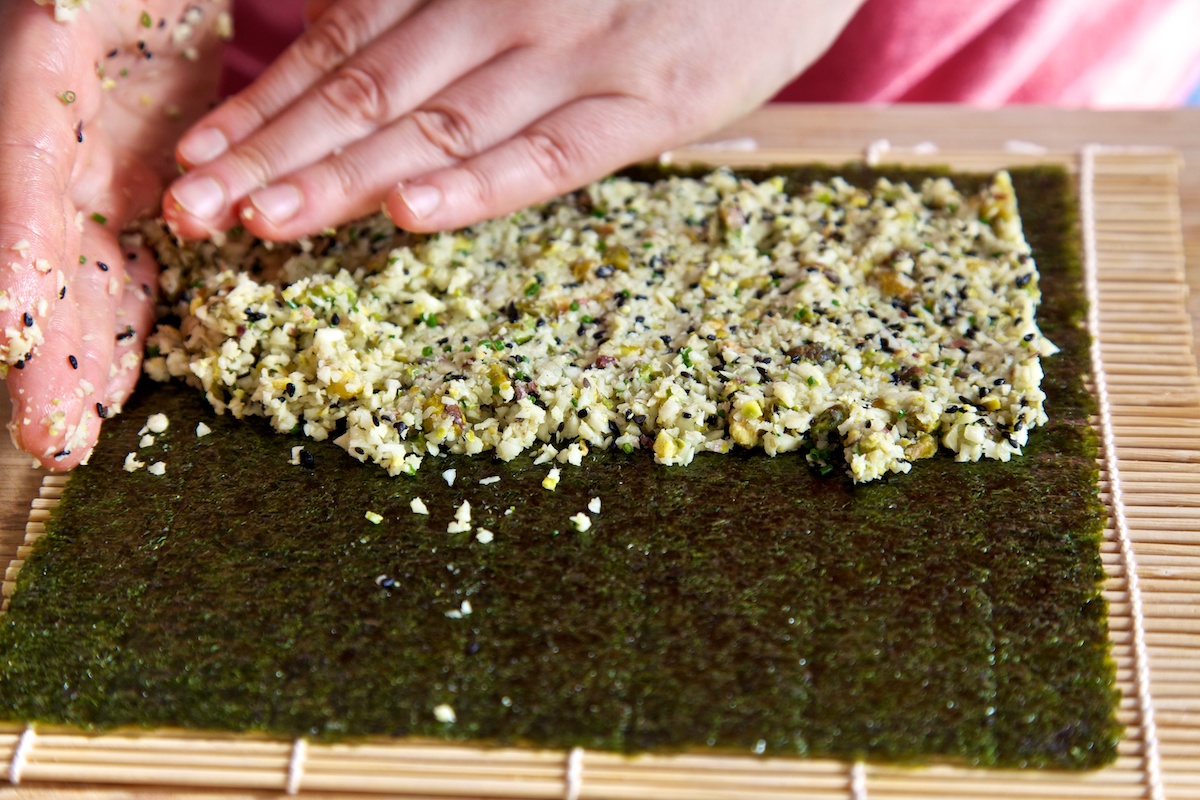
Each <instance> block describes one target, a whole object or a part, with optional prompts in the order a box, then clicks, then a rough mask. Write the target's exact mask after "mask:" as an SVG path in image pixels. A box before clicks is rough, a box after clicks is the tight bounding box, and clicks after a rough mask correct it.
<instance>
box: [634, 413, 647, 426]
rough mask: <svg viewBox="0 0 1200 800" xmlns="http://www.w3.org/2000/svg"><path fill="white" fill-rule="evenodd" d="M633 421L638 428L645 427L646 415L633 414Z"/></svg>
mask: <svg viewBox="0 0 1200 800" xmlns="http://www.w3.org/2000/svg"><path fill="white" fill-rule="evenodd" d="M633 421H634V424H636V425H639V426H641V425H645V424H646V415H645V414H634V415H633Z"/></svg>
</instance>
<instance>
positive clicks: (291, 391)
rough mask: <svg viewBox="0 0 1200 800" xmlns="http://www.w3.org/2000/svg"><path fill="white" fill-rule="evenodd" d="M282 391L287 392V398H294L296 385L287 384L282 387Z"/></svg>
mask: <svg viewBox="0 0 1200 800" xmlns="http://www.w3.org/2000/svg"><path fill="white" fill-rule="evenodd" d="M283 390H284V391H285V392H287V396H288V397H295V396H296V384H294V383H289V384H288V385H287V386H285V387H283Z"/></svg>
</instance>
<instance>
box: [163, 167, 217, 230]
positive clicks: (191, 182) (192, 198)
mask: <svg viewBox="0 0 1200 800" xmlns="http://www.w3.org/2000/svg"><path fill="white" fill-rule="evenodd" d="M171 194H172V195H174V197H175V202H177V203H179V205H180V206H182V207H183V210H184V211H186V212H188V213H189V214H191V215H192V216H193V217H196V218H197V219H212V218H213V217H215V216H216V215H217V214H218V213H219V212H220V211H221V208H222V207H223V206H224V205H225V192H224V191H223V190H222V189H221V184H219V183H217V181H216V179H214V178H209V177H207V176H205V177H201V178H192V179H188V178H184V179H183V180H182V181H180V182H179V183H178V184H176V186H175V188H174V189H172V190H171Z"/></svg>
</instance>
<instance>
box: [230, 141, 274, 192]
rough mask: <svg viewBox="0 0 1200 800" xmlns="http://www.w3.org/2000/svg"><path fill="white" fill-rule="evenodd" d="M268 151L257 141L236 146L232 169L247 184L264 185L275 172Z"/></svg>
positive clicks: (272, 160)
mask: <svg viewBox="0 0 1200 800" xmlns="http://www.w3.org/2000/svg"><path fill="white" fill-rule="evenodd" d="M274 164H275V161H274V159H273V158H272V157H271V154H270V152H269V151H268V150H267V149H265V148H264V147H263V146H262V145H261V144H259V143H257V142H246V143H244V144H242V145H241V146H239V147H238V149H237V155H236V161H235V162H234V169H235V170H236V171H237V172H238V174H239V177H240V178H241V180H242V181H243V182H244V183H245V184H246V185H247V186H256V187H257V186H265V185H266V184H267V183H268V182H269V180H270V179H271V177H273V176H274V174H275V168H274Z"/></svg>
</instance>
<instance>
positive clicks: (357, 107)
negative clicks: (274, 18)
mask: <svg viewBox="0 0 1200 800" xmlns="http://www.w3.org/2000/svg"><path fill="white" fill-rule="evenodd" d="M330 13H332V12H330ZM442 24H443V20H442V18H441V16H440V15H436V14H417V15H415V16H414V17H413V18H411V19H410V20H408V21H407V22H406V23H405V24H404V25H402V26H401V27H400V28H398V29H396V30H394V31H392V32H389V33H387V34H384V35H383V36H381V37H380V38H379V39H377V40H376V41H375V42H373V43H371V44H370V45H368V46H367V47H366V48H365V49H364V50H363V52H362V53H360V54H359V55H357V56H355V57H354V58H353V59H351V60H350V61H348V62H347V63H345V64H344V65H343V66H342V67H340V68H339V69H337V70H336V71H335V72H334V73H333V74H331V75H330V76H328V77H327V78H325V79H324V80H322V81H320V82H319V83H318V84H316V85H315V86H314V87H313V89H312V90H311V91H310V92H308V93H306V94H305V95H304V96H303V97H301V98H300V99H298V100H297V101H296V102H295V103H294V104H293V105H292V106H290V107H288V108H287V109H285V110H284V111H282V112H281V113H280V114H279V115H278V116H277V117H275V118H274V119H272V120H271V121H269V122H268V123H267V124H265V125H264V126H263V127H262V128H260V129H259V130H257V131H255V132H254V133H253V134H251V135H250V136H248V137H247V138H246V139H245V140H244V141H242V142H241V143H239V144H238V145H237V146H235V147H233V148H232V149H231V150H229V151H228V152H227V153H226V154H224V155H222V156H220V157H219V158H217V159H216V160H214V161H211V162H209V163H207V164H204V165H202V166H200V167H198V168H197V169H195V170H194V171H193V172H192V173H190V174H188V175H185V176H184V177H183V178H181V179H179V180H178V181H177V182H176V183H175V185H174V186H172V187H171V189H170V191H169V192H168V195H169V196H168V198H167V201H166V202H165V204H164V215H165V216H166V218H167V221H168V222H169V223H171V224H172V225H173V226H175V228H176V229H177V231H178V232H179V233H180V234H182V235H184V236H201V235H204V233H206V232H207V231H208V230H211V229H214V228H216V229H224V228H227V227H229V226H230V225H232V224H233V223H234V216H233V213H232V210H233V206H234V205H235V204H237V203H238V202H239V201H241V200H242V198H244V197H245V196H246V195H247V194H248V193H249V192H251V191H254V190H255V189H258V188H261V187H265V186H268V185H269V184H271V183H273V182H275V180H277V179H278V178H280V177H282V176H284V175H286V174H288V173H290V172H293V171H295V170H297V169H300V168H302V167H305V166H308V165H310V164H314V163H316V162H318V161H319V160H321V159H322V158H324V157H325V156H326V155H328V154H329V153H331V152H337V151H338V150H339V149H344V148H345V147H348V146H350V145H351V144H352V143H353V142H355V141H357V140H360V139H362V138H363V137H366V136H369V135H372V134H374V133H375V132H377V131H378V130H379V129H381V128H383V127H385V126H387V125H388V124H390V123H391V122H393V121H395V120H396V119H398V118H400V117H401V116H402V115H403V114H405V113H407V112H409V111H410V110H411V109H413V108H414V107H416V106H417V105H418V104H420V103H422V102H424V101H426V100H428V99H429V98H430V97H432V96H433V95H434V94H436V93H437V92H439V91H441V90H442V89H444V88H445V87H447V86H448V85H450V84H452V83H453V82H455V81H456V80H457V79H459V78H460V77H461V76H463V75H464V74H467V73H469V72H471V71H472V70H474V69H475V68H476V67H477V66H479V65H480V64H482V63H485V62H487V61H489V60H490V59H491V58H492V57H493V56H494V55H496V53H495V52H494V51H493V50H492V49H491V48H492V47H496V46H499V40H497V39H495V37H489V36H487V35H486V32H485V30H484V28H483V20H482V15H479V16H477V17H469V18H467V19H465V20H463V23H462V25H460V30H456V31H455V32H454V38H456V39H458V38H460V37H462V41H463V42H471V41H474V40H479V41H482V42H485V45H484V46H470V47H459V46H456V44H455V42H453V41H451V42H447V41H446V38H447V37H446V36H445V35H444V34H443V35H441V36H440V37H439V36H438V35H437V34H438V31H437V26H440V25H442Z"/></svg>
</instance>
